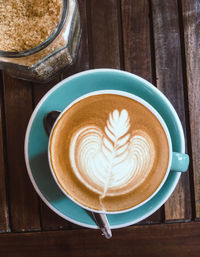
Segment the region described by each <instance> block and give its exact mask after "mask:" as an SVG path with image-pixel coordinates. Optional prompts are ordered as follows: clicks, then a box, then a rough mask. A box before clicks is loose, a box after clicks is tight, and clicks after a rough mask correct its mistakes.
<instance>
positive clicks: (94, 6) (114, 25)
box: [88, 0, 120, 69]
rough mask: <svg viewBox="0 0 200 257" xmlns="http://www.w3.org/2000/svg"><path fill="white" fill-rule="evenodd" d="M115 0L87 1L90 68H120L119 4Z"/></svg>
mask: <svg viewBox="0 0 200 257" xmlns="http://www.w3.org/2000/svg"><path fill="white" fill-rule="evenodd" d="M117 2H118V1H116V0H101V1H99V0H90V1H89V3H90V4H89V9H90V10H91V13H90V15H89V17H90V16H91V17H90V18H91V19H90V20H89V23H90V26H91V31H90V33H91V35H90V51H91V52H90V54H91V58H90V59H91V67H92V68H102V67H105V68H116V69H117V68H120V49H119V23H118V13H119V9H118V7H119V6H118V3H117ZM88 11H89V10H88Z"/></svg>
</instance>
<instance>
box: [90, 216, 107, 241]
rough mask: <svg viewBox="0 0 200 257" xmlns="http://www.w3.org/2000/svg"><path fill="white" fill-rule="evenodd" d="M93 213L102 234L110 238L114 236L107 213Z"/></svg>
mask: <svg viewBox="0 0 200 257" xmlns="http://www.w3.org/2000/svg"><path fill="white" fill-rule="evenodd" d="M92 215H93V217H94V220H95V222H96V224H97V225H98V226H99V228H100V230H101V232H102V234H103V235H104V236H105V238H107V239H110V238H111V237H112V231H111V229H110V226H109V223H108V219H107V217H106V214H103V213H95V212H92Z"/></svg>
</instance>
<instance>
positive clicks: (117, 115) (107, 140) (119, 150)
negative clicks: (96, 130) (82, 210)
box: [102, 110, 130, 198]
mask: <svg viewBox="0 0 200 257" xmlns="http://www.w3.org/2000/svg"><path fill="white" fill-rule="evenodd" d="M129 128H130V119H129V116H128V112H127V111H126V110H122V111H121V112H119V111H118V110H114V111H113V113H110V115H109V119H108V120H107V122H106V127H105V129H104V131H105V136H104V138H103V144H102V152H103V153H104V156H105V159H106V161H107V171H108V176H107V181H106V183H105V187H104V193H103V195H102V198H103V197H104V196H105V195H106V192H107V189H108V184H109V180H110V179H111V178H112V172H113V167H114V166H116V165H118V164H119V163H120V162H122V161H124V160H125V159H126V157H127V156H128V145H129V138H130V134H128V131H129Z"/></svg>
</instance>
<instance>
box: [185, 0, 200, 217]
mask: <svg viewBox="0 0 200 257" xmlns="http://www.w3.org/2000/svg"><path fill="white" fill-rule="evenodd" d="M182 10H183V25H184V38H185V57H186V72H187V73H186V74H187V85H188V100H189V115H190V130H191V140H192V159H193V174H194V191H195V207H196V217H197V218H200V156H199V149H200V94H199V90H200V76H199V73H200V2H199V0H182Z"/></svg>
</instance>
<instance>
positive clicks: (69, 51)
mask: <svg viewBox="0 0 200 257" xmlns="http://www.w3.org/2000/svg"><path fill="white" fill-rule="evenodd" d="M80 36H81V26H80V14H79V9H78V3H77V0H63V7H62V14H61V18H60V21H59V23H58V25H57V27H56V29H55V30H54V31H53V33H52V34H51V36H50V37H48V38H47V39H46V40H45V41H44V42H42V43H41V44H39V45H37V46H36V47H34V48H31V49H29V50H25V51H21V52H5V51H0V69H2V70H5V71H7V72H8V73H9V74H10V75H11V76H12V77H15V78H20V79H24V80H29V81H33V82H40V83H45V82H48V81H49V80H51V79H53V78H54V77H55V76H56V74H57V73H58V72H59V71H61V70H62V69H63V68H65V67H67V66H71V65H72V64H73V62H74V61H75V57H76V55H77V51H78V47H79V43H80Z"/></svg>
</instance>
